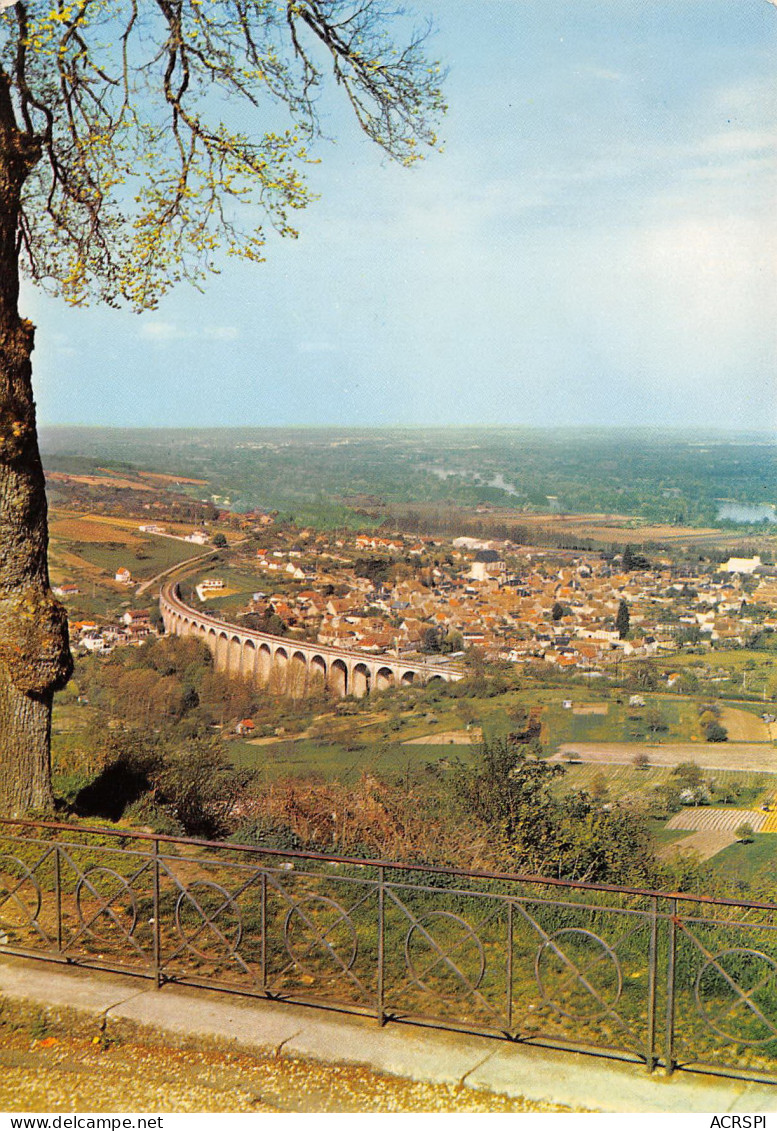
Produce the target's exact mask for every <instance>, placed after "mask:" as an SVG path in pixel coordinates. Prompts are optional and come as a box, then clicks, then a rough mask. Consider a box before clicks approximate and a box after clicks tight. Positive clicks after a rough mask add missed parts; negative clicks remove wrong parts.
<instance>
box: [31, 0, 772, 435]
mask: <svg viewBox="0 0 777 1131" xmlns="http://www.w3.org/2000/svg"><path fill="white" fill-rule="evenodd" d="M413 6H414V8H415V10H416V11H417V12H418V13H419V14H420V15H421V16H422V17H423V16H427V15H432V16H433V17H434V19H435V22H436V25H437V29H438V30H437V34H436V38H435V40H434V52H435V54H437V55H438V56H439V57H440V58H441V59H442V60H443V62H444V63H446V64H447V65H448V67H449V76H448V80H447V83H446V94H447V98H448V102H449V105H450V110H449V113H448V115H447V118H446V120H445V122H444V124H443V128H442V136H443V137H444V140H445V148H444V151H443V152H442V153H433V154H432V155H431V156H430V158H429V159H428V160H427V161H426V162H425V163H424V164H423V165H422V166H420V167H416V168H415V169H413V170H405V169H400V168H397V167H394V166H391V165H389V164H387V163H386V162H385V161H384V160H383V159H382V157H381V155H380V153H379V152H377V151H375V150H374V149H372V148H371V147H370V145H369V143H368V142H366V141H365V140H364V139H362V138H361V137H360V136H359V135H358V131H357V130H356V129H355V127H354V126H353V125H352V124H351V122H350V121H349V120H348V117H347V112H346V108H345V107H344V106H342V105H341V104H340V103H339V102H338V101H337V100H335V99H327V101H326V110H327V113H328V115H329V116H328V119H327V121H326V123H325V125H326V128H327V132H328V133H330V134H331V135H333V136H335V137H336V138H337V141H336V143H327V142H322V143H321V144H320V145H319V147H318V150H317V156H319V157H320V158H321V164H320V165H317V166H314V167H312V168H311V174H310V180H311V183H312V186H313V187H314V189H315V190H316V191H317V192H318V193H319V194H320V199H319V200H318V201H316V202H315V203H314V204H313V205H312V206H311V207H310V208H309V209H308V210H307V212H306V213H303V214H301V216H300V217H299V227H300V231H301V235H300V238H299V240H298V241H295V242H291V241H282V240H280V239H278V238H271V239H270V242H269V246H268V261H267V262H266V263H265V264H262V265H259V266H254V265H249V264H240V263H235V262H228V263H225V264H224V268H223V271H222V273H221V274H220V275H218V276H216V277H214V278H212V279H211V280H209V281H208V283H207V284H206V288H205V293H204V294H199V293H198V292H196V291H194V290H192V289H190V288H188V287H180V288H179V289H177V290H176V291H174V292H173V293H172V294H171V295H169V296H168V297H167V298H166V299H165V300H164V301H163V303H162V304H161V306H160V308H159V309H158V310H157V311H155V312H153V313H148V314H144V315H142V316H138V315H135V314H130V313H127V312H116V311H110V310H107V309H100V308H97V307H95V308H91V309H87V310H75V311H74V310H72V309H70V308H68V307H65V306H64V304H62V303H60V302H57V301H55V300H52V299H49V298H46V297H45V296H42V295H40V294H38V293H37V292H34V291H32V290H31V289H30V288H25V291H24V294H23V306H24V310H25V313H27V314H29V315H30V316H31V317H32V318H33V320H34V321H35V322H36V324H37V326H38V331H37V348H36V351H35V356H34V361H35V373H36V378H35V380H36V389H37V401H38V409H39V418H40V420H41V422H43V423H45V424H54V423H84V424H101V425H127V426H154V425H159V426H171V425H181V426H205V425H238V424H239V425H257V426H261V425H292V424H304V425H316V424H321V425H351V424H352V425H381V424H387V425H388V424H400V425H405V424H407V425H424V424H428V425H446V424H467V423H473V424H501V425H504V424H516V425H524V424H528V425H532V424H536V425H549V424H560V425H575V424H585V425H589V424H607V425H617V426H620V427H622V426H627V425H634V426H636V425H640V426H644V425H650V426H656V427H662V426H679V427H691V426H693V427H707V426H711V425H716V426H725V427H733V428H742V429H760V430H764V429H769V430H773V429H774V428H775V426H777V379H776V377H775V369H776V366H775V362H776V361H777V175H776V174H777V169H776V157H775V141H776V140H777V84H775V81H774V65H775V59H776V58H777V52H776V50H775V49H776V48H777V7H775V5H774V3H771V2H769V0H703V2H702V0H566V2H564V3H553V2H551V0H436V2H435V3H432V2H429V0H417V2H416V3H415V4H414V5H413Z"/></svg>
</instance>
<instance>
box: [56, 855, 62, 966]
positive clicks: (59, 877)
mask: <svg viewBox="0 0 777 1131" xmlns="http://www.w3.org/2000/svg"><path fill="white" fill-rule="evenodd" d="M54 899H55V901H56V905H57V954H61V953H62V933H63V932H62V869H61V862H60V859H59V845H56V846H55V848H54Z"/></svg>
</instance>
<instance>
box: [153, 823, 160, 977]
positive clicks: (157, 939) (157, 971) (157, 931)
mask: <svg viewBox="0 0 777 1131" xmlns="http://www.w3.org/2000/svg"><path fill="white" fill-rule="evenodd" d="M160 904H161V899H160V894H159V841H158V840H155V841H154V981H155V982H156V987H157V989H159V987H160V986H161V985H162V925H161V923H160V922H159V917H160V910H161V908H160Z"/></svg>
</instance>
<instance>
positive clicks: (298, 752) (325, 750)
mask: <svg viewBox="0 0 777 1131" xmlns="http://www.w3.org/2000/svg"><path fill="white" fill-rule="evenodd" d="M473 749H474V748H473V747H470V746H402V745H401V744H400V743H397V742H394V743H380V744H375V745H365V746H364V747H362V748H360V749H353V748H351V749H348V748H347V747H345V746H344V745H342V744H340V743H323V742H316V741H314V740H313V739H304V738H303V739H298V740H297V741H294V740H292V739H287V740H283V739H279V741H278V742H274V743H268V744H267V745H266V746H254V745H252V744H251V743H249V742H230V743H229V745H228V747H227V750H228V753H229V755H230V757H231V758H232V760H233V761H234V762H235V764H236V765H239V766H247V767H249V768H251V769H255V770H258V771H259V772H260V774H261V776H262V778H263V779H265V780H267V781H275V780H278V779H280V778H285V777H299V778H311V777H313V778H315V777H319V778H324V779H326V780H332V779H339V780H340V781H342V782H346V783H347V782H349V781H356V780H357V779H358V778H359V777H361V775H362V774H365V773H371V774H376V775H380V776H386V777H388V776H392V775H401V774H408V773H409V774H411V775H412V776H416V775H417V774H418V773H421V772H423V771H424V769H425V767H426V766H427V765H430V764H431V765H437V764H439V763H442V767H441V768H443V769H444V768H445V766H446V765H448V764H450V762H451V761H452V760H454V759H455V758H461V759H462V760H463V761H464V760H467V759H468V758H471V757H472V756H473Z"/></svg>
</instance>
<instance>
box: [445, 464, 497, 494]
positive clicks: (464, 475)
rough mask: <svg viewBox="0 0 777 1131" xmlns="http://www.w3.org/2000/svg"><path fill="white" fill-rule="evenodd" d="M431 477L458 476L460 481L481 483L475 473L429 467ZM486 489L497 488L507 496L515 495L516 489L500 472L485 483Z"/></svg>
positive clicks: (480, 478)
mask: <svg viewBox="0 0 777 1131" xmlns="http://www.w3.org/2000/svg"><path fill="white" fill-rule="evenodd" d="M429 470H430V471H431V473H432V475H436V476H437V478H438V479H443V480H444V479H449V478H450V477H451V476H452V475H459V476H461V478H462V479H478V480H480V481H481V482H482V481H483V476H482V475H481V474H480V473H479V472H477V471H453V470H452V469H451V468H448V467H430V468H429ZM485 486H486V487H497V488H498V489H499V490H500V491H504V492H505V493H506V494H508V495H517V494H518V489H517V488H516V486H515V484H514V483H508V482H507V480H506V479H505V477H504V476H503V475H502V473H501V471H500V472H499V473H498V474H497V475H495V476H494V477H493V478H492V479H489V480H487V481H486V483H485Z"/></svg>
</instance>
